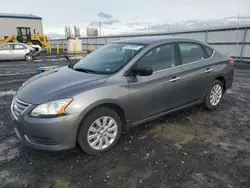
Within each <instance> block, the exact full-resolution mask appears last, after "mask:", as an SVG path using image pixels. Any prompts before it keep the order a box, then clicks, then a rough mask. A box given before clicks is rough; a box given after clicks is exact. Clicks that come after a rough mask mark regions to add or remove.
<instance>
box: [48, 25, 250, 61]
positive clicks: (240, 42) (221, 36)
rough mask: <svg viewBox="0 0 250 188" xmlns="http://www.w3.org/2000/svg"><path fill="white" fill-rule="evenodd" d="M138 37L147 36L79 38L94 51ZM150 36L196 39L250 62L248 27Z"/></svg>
mask: <svg viewBox="0 0 250 188" xmlns="http://www.w3.org/2000/svg"><path fill="white" fill-rule="evenodd" d="M138 36H148V34H144V35H120V36H101V37H84V38H81V40H82V45H83V49H84V50H87V49H90V44H92V46H93V49H94V50H96V49H98V48H100V47H102V46H103V45H105V44H108V43H111V42H113V41H117V40H123V39H129V38H133V37H138ZM150 36H171V37H174V36H175V37H185V38H191V39H196V40H199V41H202V42H206V43H208V44H210V45H211V46H212V47H214V48H215V49H217V50H218V51H220V52H223V53H226V54H228V55H230V56H232V57H236V58H237V59H243V60H250V26H241V27H223V28H216V29H207V30H204V29H203V30H189V31H179V32H169V33H154V34H150ZM50 42H51V46H52V48H56V45H57V44H62V43H64V44H66V40H65V39H57V40H50Z"/></svg>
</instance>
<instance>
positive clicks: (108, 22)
mask: <svg viewBox="0 0 250 188" xmlns="http://www.w3.org/2000/svg"><path fill="white" fill-rule="evenodd" d="M118 22H119V20H106V21H102V22H101V24H102V25H112V24H114V23H118ZM99 24H100V22H99V21H92V22H90V24H89V26H99Z"/></svg>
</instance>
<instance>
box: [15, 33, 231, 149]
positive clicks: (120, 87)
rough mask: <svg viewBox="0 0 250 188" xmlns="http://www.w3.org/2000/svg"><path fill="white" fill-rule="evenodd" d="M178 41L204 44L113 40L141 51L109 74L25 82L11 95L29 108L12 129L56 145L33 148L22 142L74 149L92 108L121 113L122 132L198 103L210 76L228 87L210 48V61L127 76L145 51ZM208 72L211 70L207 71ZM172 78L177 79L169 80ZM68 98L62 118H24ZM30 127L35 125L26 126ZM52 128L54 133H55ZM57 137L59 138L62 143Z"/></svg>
mask: <svg viewBox="0 0 250 188" xmlns="http://www.w3.org/2000/svg"><path fill="white" fill-rule="evenodd" d="M180 41H181V42H183V41H184V42H195V43H199V44H201V45H204V46H208V45H206V44H204V43H202V42H199V41H196V40H192V39H182V38H170V39H166V38H162V37H160V38H159V37H158V38H156V37H151V38H150V37H149V38H147V37H144V39H142V38H139V39H129V40H125V41H118V43H119V42H121V43H122V42H134V43H138V44H141V43H143V44H145V48H144V49H142V50H141V51H140V52H139V53H138V54H137V55H135V57H134V58H132V59H131V60H130V61H129V62H128V63H127V64H125V65H124V66H123V67H122V68H121V69H120V70H119V71H118V72H116V73H114V74H110V75H103V74H92V73H85V72H79V71H75V70H72V69H70V68H69V67H67V66H66V67H62V68H59V69H56V70H52V71H49V72H46V73H42V74H39V75H37V76H35V77H33V78H31V79H29V80H28V81H26V82H25V83H24V84H23V86H22V87H21V88H20V89H19V90H18V91H17V94H16V96H15V97H17V98H18V99H19V100H21V101H24V102H27V103H30V104H31V105H30V107H29V109H27V110H26V111H25V113H23V114H22V115H21V116H20V118H19V119H18V120H14V121H17V123H16V125H15V127H16V128H17V129H18V131H19V133H20V134H21V137H22V138H25V137H24V135H25V134H29V136H30V135H37V134H40V133H39V132H41V134H40V136H42V137H49V138H51V139H53V140H55V141H56V142H57V143H58V145H57V146H53V147H52V146H46V145H42V146H37V145H36V144H35V145H34V144H32V143H30V142H29V141H27V139H26V141H24V142H25V144H26V145H29V146H32V147H36V148H39V149H49V150H61V149H66V148H70V147H74V146H75V143H76V137H77V131H78V127H79V125H80V123H81V122H82V120H83V119H84V117H86V115H87V114H88V113H89V112H90V111H91V110H93V109H95V108H96V107H98V106H102V105H115V106H116V107H118V108H119V109H121V110H122V112H123V113H124V120H125V122H124V127H125V129H127V128H130V127H131V126H136V125H139V124H141V123H144V122H146V121H149V120H152V119H155V118H158V117H161V116H163V115H166V114H168V113H171V112H173V111H177V110H179V109H183V108H186V107H189V106H192V105H195V104H198V103H200V102H202V101H203V100H204V96H205V94H206V93H207V90H208V88H209V87H210V86H211V84H212V82H213V80H214V79H216V78H223V79H225V90H226V89H228V88H230V87H231V86H232V82H233V68H232V65H231V64H230V63H229V62H228V56H227V55H224V54H221V53H219V52H217V51H216V50H214V49H213V48H212V47H210V46H208V47H210V48H212V49H213V50H214V53H213V55H212V56H211V57H210V58H206V59H202V60H200V61H197V62H191V63H189V64H184V65H182V64H181V63H180V62H177V65H176V67H172V68H169V69H165V70H160V71H155V72H154V73H153V74H152V75H150V76H136V77H135V76H128V73H129V72H130V71H131V69H133V67H134V65H135V64H136V62H137V61H138V60H139V59H140V58H141V57H142V56H143V55H144V54H146V53H147V52H148V51H149V50H151V49H152V48H154V47H156V46H159V45H162V44H166V43H176V44H178V42H180ZM176 53H177V54H176V55H179V54H178V52H176ZM208 69H212V70H211V71H208V72H207V70H208ZM178 77H179V78H180V79H178V80H176V81H171V80H172V79H173V78H178ZM69 97H72V98H73V101H72V102H71V103H70V105H69V106H68V107H67V108H66V115H64V116H61V117H54V118H35V117H30V115H29V113H30V112H31V110H32V109H33V108H35V107H36V106H37V105H39V104H42V103H46V102H50V101H54V100H59V99H65V98H69ZM32 124H36V125H34V126H33V127H32ZM61 125H62V126H61ZM60 126H61V127H60ZM49 127H51V128H49ZM57 129H58V131H59V134H56V133H55V132H56V130H57ZM50 130H51V132H50ZM66 132H69V133H68V134H66ZM37 136H39V135H37ZM63 137H65V140H62V138H63ZM24 140H25V139H24Z"/></svg>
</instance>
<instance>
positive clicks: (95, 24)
mask: <svg viewBox="0 0 250 188" xmlns="http://www.w3.org/2000/svg"><path fill="white" fill-rule="evenodd" d="M98 25H99V22H98V21H92V22H90V23H89V26H98Z"/></svg>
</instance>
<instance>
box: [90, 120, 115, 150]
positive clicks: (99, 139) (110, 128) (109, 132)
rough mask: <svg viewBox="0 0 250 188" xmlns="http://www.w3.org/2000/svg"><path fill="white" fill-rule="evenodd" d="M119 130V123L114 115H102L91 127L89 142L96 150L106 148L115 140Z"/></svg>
mask: <svg viewBox="0 0 250 188" xmlns="http://www.w3.org/2000/svg"><path fill="white" fill-rule="evenodd" d="M117 131H118V126H117V123H116V121H115V120H114V119H113V118H112V117H110V116H103V117H100V118H98V119H97V120H95V121H94V123H92V125H91V126H90V127H89V130H88V135H87V139H88V143H89V145H90V146H91V147H92V148H93V149H95V150H102V149H105V148H107V147H109V146H110V145H111V144H112V143H113V142H114V140H115V138H116V136H117Z"/></svg>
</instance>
